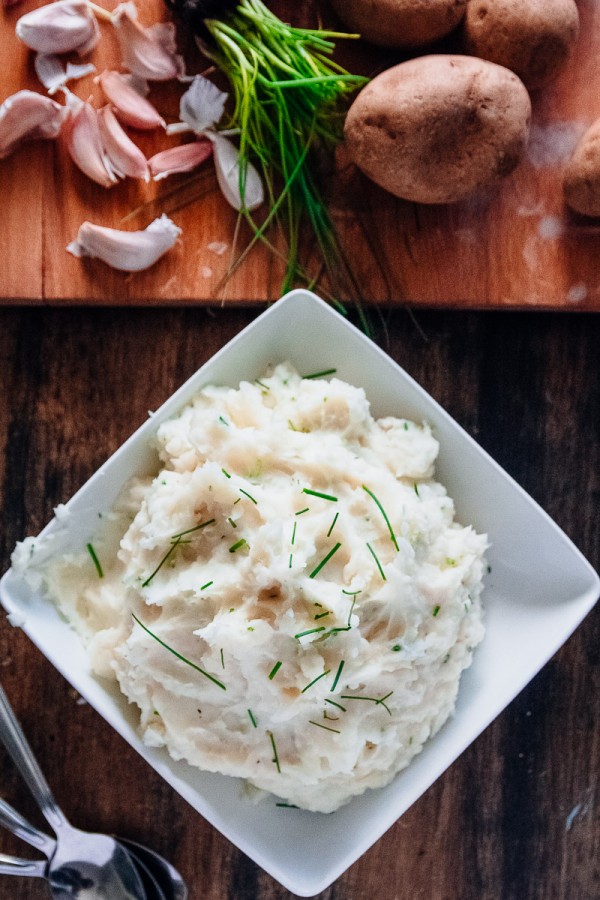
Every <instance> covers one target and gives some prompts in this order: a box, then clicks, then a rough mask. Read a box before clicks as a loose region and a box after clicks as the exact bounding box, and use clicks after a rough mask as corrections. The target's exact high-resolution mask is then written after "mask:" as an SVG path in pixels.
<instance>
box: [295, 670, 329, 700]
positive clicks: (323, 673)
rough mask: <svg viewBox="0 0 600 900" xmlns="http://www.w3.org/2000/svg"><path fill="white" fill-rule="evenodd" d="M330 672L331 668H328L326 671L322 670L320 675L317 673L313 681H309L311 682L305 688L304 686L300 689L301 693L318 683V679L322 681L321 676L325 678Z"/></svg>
mask: <svg viewBox="0 0 600 900" xmlns="http://www.w3.org/2000/svg"><path fill="white" fill-rule="evenodd" d="M329 672H330V669H327V671H326V672H321V674H320V675H317V677H316V678H313V680H312V681H309V683H308V684H307V685H306V687H303V688H302V690H301V691H300V693H301V694H304V693H305V692H306V691H307V690H308V689H309V688H311V687H312V686H313V684H316V683H317V681H320V680H321V678H325V676H326V675H329Z"/></svg>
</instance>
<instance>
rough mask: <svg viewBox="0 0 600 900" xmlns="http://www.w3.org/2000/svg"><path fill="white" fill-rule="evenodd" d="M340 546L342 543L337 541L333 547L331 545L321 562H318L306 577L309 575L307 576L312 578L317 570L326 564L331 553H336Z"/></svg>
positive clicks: (316, 573)
mask: <svg viewBox="0 0 600 900" xmlns="http://www.w3.org/2000/svg"><path fill="white" fill-rule="evenodd" d="M341 546H342V545H341V544H340V543H339V542H338V543H337V544H336V545H335V547H332V548H331V550H330V551H329V553H328V554H327V556H325V557H324V558H323V559H322V560H321V562H320V563H319V565H318V566H317V567H316V568H315V569H313V570H312V572H311V573H310V575H309V576H308V577H309V578H314V577H315V575H318V574H319V572H320V571H321V569H322V568H323V566H324V565H326V564H327V563H328V562H329V560H330V559H331V557H332V556H333V554H334V553H337V551H338V550H339V549H340V547H341Z"/></svg>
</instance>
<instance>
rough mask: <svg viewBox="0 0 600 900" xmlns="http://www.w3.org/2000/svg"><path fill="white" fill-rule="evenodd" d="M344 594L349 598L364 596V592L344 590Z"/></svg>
mask: <svg viewBox="0 0 600 900" xmlns="http://www.w3.org/2000/svg"><path fill="white" fill-rule="evenodd" d="M342 594H345V595H346V596H347V597H356V595H357V594H362V591H345V590H344V588H342Z"/></svg>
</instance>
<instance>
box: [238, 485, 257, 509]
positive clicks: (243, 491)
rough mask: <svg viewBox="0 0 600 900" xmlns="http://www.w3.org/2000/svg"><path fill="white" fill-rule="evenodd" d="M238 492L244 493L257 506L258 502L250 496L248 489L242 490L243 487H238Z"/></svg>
mask: <svg viewBox="0 0 600 900" xmlns="http://www.w3.org/2000/svg"><path fill="white" fill-rule="evenodd" d="M240 494H244V495H245V496H246V497H247V498H248V500H252V502H253V503H254V504H255V505H256V506H258V503H257V501H256V500H255V499H254V497H253V496H252V494H249V493H248V491H245V490H244V488H240Z"/></svg>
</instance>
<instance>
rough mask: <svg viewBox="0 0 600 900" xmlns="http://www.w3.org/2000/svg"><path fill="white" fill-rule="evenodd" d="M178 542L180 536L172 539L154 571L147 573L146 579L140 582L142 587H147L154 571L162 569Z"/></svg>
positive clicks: (154, 573)
mask: <svg viewBox="0 0 600 900" xmlns="http://www.w3.org/2000/svg"><path fill="white" fill-rule="evenodd" d="M180 543H181V538H180V537H178V538H177V540H175V541H173V543H172V544H171V547H170V548H169V550H167V552H166V553H165V555H164V556H163V558H162V559H161V561H160V562H159V564H158V565H157V567H156V568H155V570H154V572H152V574H151V575H148V577H147V578H146V580H145V581H144V582H142V587H148V585H149V584H150V582H151V581H152V579H153V578H154V576H155V575H156V573H157V572H159V571H160V570H161V569H162V567H163V566H164V564H165V563H166V561H167V560H168V558H169V557H170V555H171V553H173V551H174V550H175V549H176V548H177V547H178V546H179V544H180Z"/></svg>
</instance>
